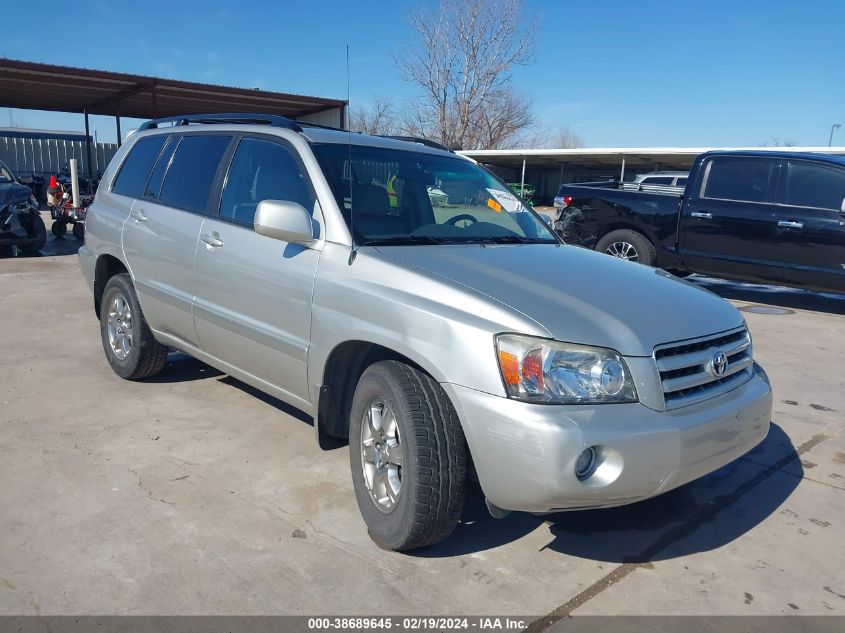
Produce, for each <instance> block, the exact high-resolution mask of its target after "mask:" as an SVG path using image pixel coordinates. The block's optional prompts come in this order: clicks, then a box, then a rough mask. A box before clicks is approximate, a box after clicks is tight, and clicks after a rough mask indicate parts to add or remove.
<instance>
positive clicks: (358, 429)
mask: <svg viewBox="0 0 845 633" xmlns="http://www.w3.org/2000/svg"><path fill="white" fill-rule="evenodd" d="M349 451H350V462H351V466H352V481H353V486H354V489H355V497H356V499H357V501H358V508H359V509H360V511H361V515H362V516H363V518H364V522H365V523H366V524H367V527H368V528H369V533H370V536H371V538H372V539H373V540H374V541H376V543H378V544H380V545H382V546H383V547H386V548H388V549H393V550H410V549H415V548H418V547H424V546H426V545H431V544H433V543H437V542H439V541H442V540H443V539H445V538H446V537H447V536H449V534H451V533H452V530H454V529H455V526H457V524H458V521H459V519H460V517H461V512H462V510H463V506H464V497H465V494H466V462H467V449H466V441H465V439H464V434H463V430H462V429H461V425H460V422H459V420H458V416H457V413H456V412H455V409H454V407H453V406H452V403H451V402H450V401H449V398H448V396H447V395H446V393H445V392H444V391H443V389H442V387H441V386H440V385H439V384H437V382H436V381H434V380H433V379H432V378H431V377H430V376H428V375H427V374H424V373H423V372H421V371H419V370H417V369H415V368H413V367H410V366H408V365H406V364H404V363H400V362H398V361H392V360H391V361H382V362H378V363H375V364H373V365H371V366H370V367H368V368H367V370H366V371H365V372H364V373H363V375H362V376H361V379H360V380H359V381H358V386H357V387H356V388H355V396H354V398H353V401H352V410H351V412H350V419H349Z"/></svg>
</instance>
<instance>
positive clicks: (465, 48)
mask: <svg viewBox="0 0 845 633" xmlns="http://www.w3.org/2000/svg"><path fill="white" fill-rule="evenodd" d="M409 21H410V24H411V27H412V28H413V29H414V31H416V34H417V38H416V39H417V41H415V42H412V43H410V44H408V45H407V46H406V47H405V48H404V49H403V50H402V52H401V53H400V54H398V55H397V56H396V58H395V62H396V64H397V66H398V68H399V70H400V73H401V76H402V78H403V79H405V80H406V81H409V82H411V83H413V84H416V85H417V86H418V87H419V89H420V93H421V94H420V95H419V98H417V99H414V100H413V101H411V103H410V104H409V112H408V116H407V117H406V128H408V129H416V130H418V131H419V133H421V134H423V135H424V136H427V137H428V138H431V139H433V140H436V141H439V142H440V143H443V144H444V145H447V146H450V147H461V148H463V149H478V148H481V147H490V146H491V144H492V145H493V146H496V147H499V146H502V145H504V144H507V142H508V140H509V139H511V138H513V137H514V136H515V135H517V134H518V133H519V132H520V131H522V130H524V129H525V128H526V127H529V126H530V125H531V124H533V122H534V116H533V112H532V104H531V101H530V100H529V99H527V98H525V97H524V96H522V95H520V94H519V93H517V92H516V91H515V90H514V89H513V86H512V76H511V73H512V71H513V69H514V68H515V67H517V66H521V65H525V64H528V63H530V62H531V61H532V54H533V41H534V31H535V21H534V20H530V21H526V20H525V19H524V18H523V15H522V4H521V0H464V1H463V2H461V0H440V3H439V4H438V6H437V8H436V9H435V10H434V11H431V10H428V9H425V8H418V9H414V10H412V11H411V12H410V13H409Z"/></svg>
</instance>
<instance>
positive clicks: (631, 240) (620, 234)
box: [596, 229, 657, 266]
mask: <svg viewBox="0 0 845 633" xmlns="http://www.w3.org/2000/svg"><path fill="white" fill-rule="evenodd" d="M596 250H597V251H598V252H600V253H605V254H606V255H610V256H612V257H619V258H620V259H627V260H629V261H635V262H639V263H640V264H645V265H646V266H654V262H655V260H656V259H657V251H656V250H655V248H654V244H652V243H651V241H650V240H649V239H648V238H647V237H645V236H644V235H642V234H641V233H637V232H636V231H632V230H630V229H619V230H616V231H611V232H610V233H608V234H607V235H605V236H604V237H603V238H601V239H600V240H599V242H598V244H596ZM624 253H627V254H628V256H627V257H625V256H624V255H623V254H624Z"/></svg>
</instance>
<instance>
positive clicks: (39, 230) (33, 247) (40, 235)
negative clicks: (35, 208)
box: [20, 214, 47, 255]
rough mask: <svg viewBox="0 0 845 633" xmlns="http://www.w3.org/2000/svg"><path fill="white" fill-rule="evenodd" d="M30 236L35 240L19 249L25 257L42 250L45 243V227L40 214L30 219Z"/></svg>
mask: <svg viewBox="0 0 845 633" xmlns="http://www.w3.org/2000/svg"><path fill="white" fill-rule="evenodd" d="M31 234H32V235H33V237H35V238H36V241H35V242H33V243H32V244H27V245H26V246H21V247H20V250H21V252H22V253H26V254H27V255H31V254H32V253H37V252H38V251H40V250H41V249H42V248H44V244H46V243H47V227H46V226H45V224H44V220H42V219H41V214H38V215H36V216H35V217H34V218H32V232H31Z"/></svg>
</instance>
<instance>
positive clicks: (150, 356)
mask: <svg viewBox="0 0 845 633" xmlns="http://www.w3.org/2000/svg"><path fill="white" fill-rule="evenodd" d="M100 337H101V338H102V339H103V349H104V350H105V352H106V358H107V359H108V361H109V365H111V368H112V369H113V370H114V373H116V374H117V375H118V376H120V377H121V378H125V379H126V380H140V379H142V378H149V377H150V376H155V375H156V374H157V373H159V372H160V371H161V370H162V369H163V368H164V365H165V362H166V360H167V348H166V347H165V346H164V345H162V344H161V343H159V342H158V341H157V340H155V338H153V333H152V332H151V331H150V328H149V326H148V325H147V321H146V319H144V313H143V312H141V304H139V303H138V296H137V295H136V294H135V288H134V287H133V286H132V279H131V278H130V277H129V275H128V274H126V273H121V274H119V275H114V276H113V277H112V278H111V279H109V281H108V283H107V284H106V288H105V290H103V298H102V300H101V301H100Z"/></svg>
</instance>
